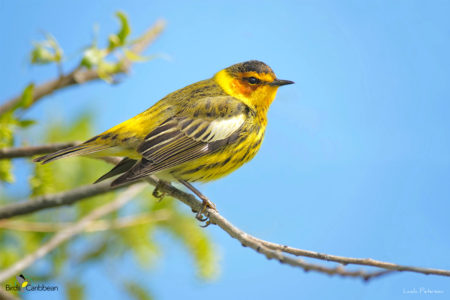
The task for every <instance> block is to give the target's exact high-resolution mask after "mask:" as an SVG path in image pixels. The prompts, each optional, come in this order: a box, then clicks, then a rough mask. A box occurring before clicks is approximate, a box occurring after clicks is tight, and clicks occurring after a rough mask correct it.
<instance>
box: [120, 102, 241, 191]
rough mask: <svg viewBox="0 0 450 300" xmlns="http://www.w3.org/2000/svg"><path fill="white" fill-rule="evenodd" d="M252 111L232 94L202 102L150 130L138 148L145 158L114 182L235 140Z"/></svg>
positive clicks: (196, 156)
mask: <svg viewBox="0 0 450 300" xmlns="http://www.w3.org/2000/svg"><path fill="white" fill-rule="evenodd" d="M212 101H214V103H213V102H212ZM248 112H249V109H248V108H247V106H246V105H245V104H243V103H242V102H240V101H238V100H236V99H234V98H231V97H214V98H206V99H203V101H198V104H197V106H196V107H191V110H190V111H188V112H186V111H185V112H183V113H180V114H178V115H177V116H173V117H171V118H169V119H167V120H166V121H165V122H163V123H162V124H161V125H159V126H158V127H157V128H156V129H154V130H153V131H152V132H150V133H149V134H148V135H147V136H146V138H145V140H144V142H143V143H142V144H141V145H140V146H139V147H138V152H139V153H141V154H142V157H143V158H142V160H141V161H140V162H139V163H137V164H136V165H135V166H134V167H133V168H131V169H130V170H129V171H128V172H127V173H125V174H124V175H122V176H120V177H119V178H117V179H116V180H115V181H114V182H113V185H117V184H121V183H124V182H128V181H133V180H136V179H138V178H141V177H144V176H147V175H150V174H152V173H155V172H159V171H162V170H166V169H169V168H172V167H175V166H178V165H180V164H182V163H185V162H188V161H191V160H194V159H197V158H199V157H201V156H204V155H207V154H210V153H213V152H215V151H217V150H219V149H221V148H223V147H225V146H226V145H228V144H231V143H233V142H235V141H236V140H237V139H238V138H239V136H240V134H241V132H242V127H243V125H244V123H245V120H246V117H247V114H248Z"/></svg>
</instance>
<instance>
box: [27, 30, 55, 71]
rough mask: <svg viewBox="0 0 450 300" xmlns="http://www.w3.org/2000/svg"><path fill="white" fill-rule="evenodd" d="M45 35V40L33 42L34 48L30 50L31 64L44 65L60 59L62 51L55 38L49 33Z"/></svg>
mask: <svg viewBox="0 0 450 300" xmlns="http://www.w3.org/2000/svg"><path fill="white" fill-rule="evenodd" d="M45 36H46V38H47V39H46V40H44V41H42V42H37V43H34V49H33V50H32V51H31V63H32V64H37V65H45V64H49V63H53V62H58V63H59V62H61V61H62V58H63V51H62V49H61V47H60V46H59V45H58V42H57V41H56V39H55V38H54V37H53V36H52V35H50V34H46V35H45Z"/></svg>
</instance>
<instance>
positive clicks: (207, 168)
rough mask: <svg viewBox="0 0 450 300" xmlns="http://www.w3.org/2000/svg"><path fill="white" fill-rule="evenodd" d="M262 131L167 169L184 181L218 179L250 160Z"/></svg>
mask: <svg viewBox="0 0 450 300" xmlns="http://www.w3.org/2000/svg"><path fill="white" fill-rule="evenodd" d="M263 136H264V134H263V133H259V132H258V133H255V134H251V135H250V136H248V137H247V138H243V140H242V141H241V142H237V143H235V144H231V145H228V146H227V147H225V148H224V149H222V150H220V151H217V152H214V153H211V154H209V155H206V156H203V157H200V158H198V159H195V160H192V161H189V162H186V163H184V164H182V165H180V166H177V167H175V168H172V169H170V170H168V171H169V172H170V173H171V174H173V176H174V177H176V178H180V179H183V180H186V181H190V182H194V181H201V182H207V181H211V180H216V179H219V178H220V177H223V176H225V175H228V174H229V173H231V172H233V171H234V170H236V169H238V168H239V167H241V166H242V165H243V164H245V163H246V162H248V161H250V160H251V159H252V158H253V157H254V156H255V155H256V153H257V152H258V150H259V148H260V146H261V142H262V140H263Z"/></svg>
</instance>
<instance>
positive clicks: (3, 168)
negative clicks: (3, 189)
mask: <svg viewBox="0 0 450 300" xmlns="http://www.w3.org/2000/svg"><path fill="white" fill-rule="evenodd" d="M11 170H12V162H11V161H10V160H6V159H2V160H0V180H1V181H4V182H9V183H12V182H14V175H13V174H12V172H11Z"/></svg>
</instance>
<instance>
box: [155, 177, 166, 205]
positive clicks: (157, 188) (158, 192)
mask: <svg viewBox="0 0 450 300" xmlns="http://www.w3.org/2000/svg"><path fill="white" fill-rule="evenodd" d="M162 185H163V183H162V182H161V181H160V182H158V184H157V185H156V186H155V189H154V190H153V193H152V195H153V197H155V198H156V199H157V200H158V202H159V201H162V199H164V197H165V196H166V193H165V192H163V191H161V186H162Z"/></svg>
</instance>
